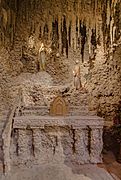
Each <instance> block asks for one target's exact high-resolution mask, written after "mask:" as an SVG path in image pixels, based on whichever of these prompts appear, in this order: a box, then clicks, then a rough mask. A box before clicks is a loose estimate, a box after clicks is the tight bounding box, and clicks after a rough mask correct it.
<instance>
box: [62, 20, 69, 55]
mask: <svg viewBox="0 0 121 180" xmlns="http://www.w3.org/2000/svg"><path fill="white" fill-rule="evenodd" d="M64 49H66V56H67V57H68V40H67V27H66V18H65V16H64V19H63V28H62V54H63V53H64Z"/></svg>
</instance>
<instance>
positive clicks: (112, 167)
mask: <svg viewBox="0 0 121 180" xmlns="http://www.w3.org/2000/svg"><path fill="white" fill-rule="evenodd" d="M103 162H104V163H103V164H99V165H98V166H99V167H101V168H104V169H106V170H107V171H108V172H109V173H110V174H111V175H112V176H113V177H114V179H116V178H115V176H117V177H118V178H119V179H121V164H120V163H118V162H117V161H116V158H115V156H114V154H113V153H112V152H111V151H108V152H107V153H105V154H103Z"/></svg>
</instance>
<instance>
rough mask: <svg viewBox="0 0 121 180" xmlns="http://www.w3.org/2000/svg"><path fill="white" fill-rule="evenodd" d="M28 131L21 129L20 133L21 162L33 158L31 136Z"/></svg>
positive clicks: (19, 152) (19, 151) (19, 149)
mask: <svg viewBox="0 0 121 180" xmlns="http://www.w3.org/2000/svg"><path fill="white" fill-rule="evenodd" d="M27 131H28V130H24V129H20V130H19V132H18V134H19V135H18V155H19V157H20V159H21V161H23V162H24V161H25V160H28V159H30V156H31V141H32V140H31V134H30V133H29V132H27Z"/></svg>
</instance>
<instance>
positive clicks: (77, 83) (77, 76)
mask: <svg viewBox="0 0 121 180" xmlns="http://www.w3.org/2000/svg"><path fill="white" fill-rule="evenodd" d="M73 76H74V87H76V90H78V89H80V88H81V87H82V85H81V78H80V65H79V61H76V65H75V68H74V70H73Z"/></svg>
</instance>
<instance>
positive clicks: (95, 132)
mask: <svg viewBox="0 0 121 180" xmlns="http://www.w3.org/2000/svg"><path fill="white" fill-rule="evenodd" d="M90 128H91V142H90V143H91V147H90V148H91V153H90V161H91V163H101V162H102V156H101V153H102V148H103V141H102V133H103V130H102V127H100V126H90Z"/></svg>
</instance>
